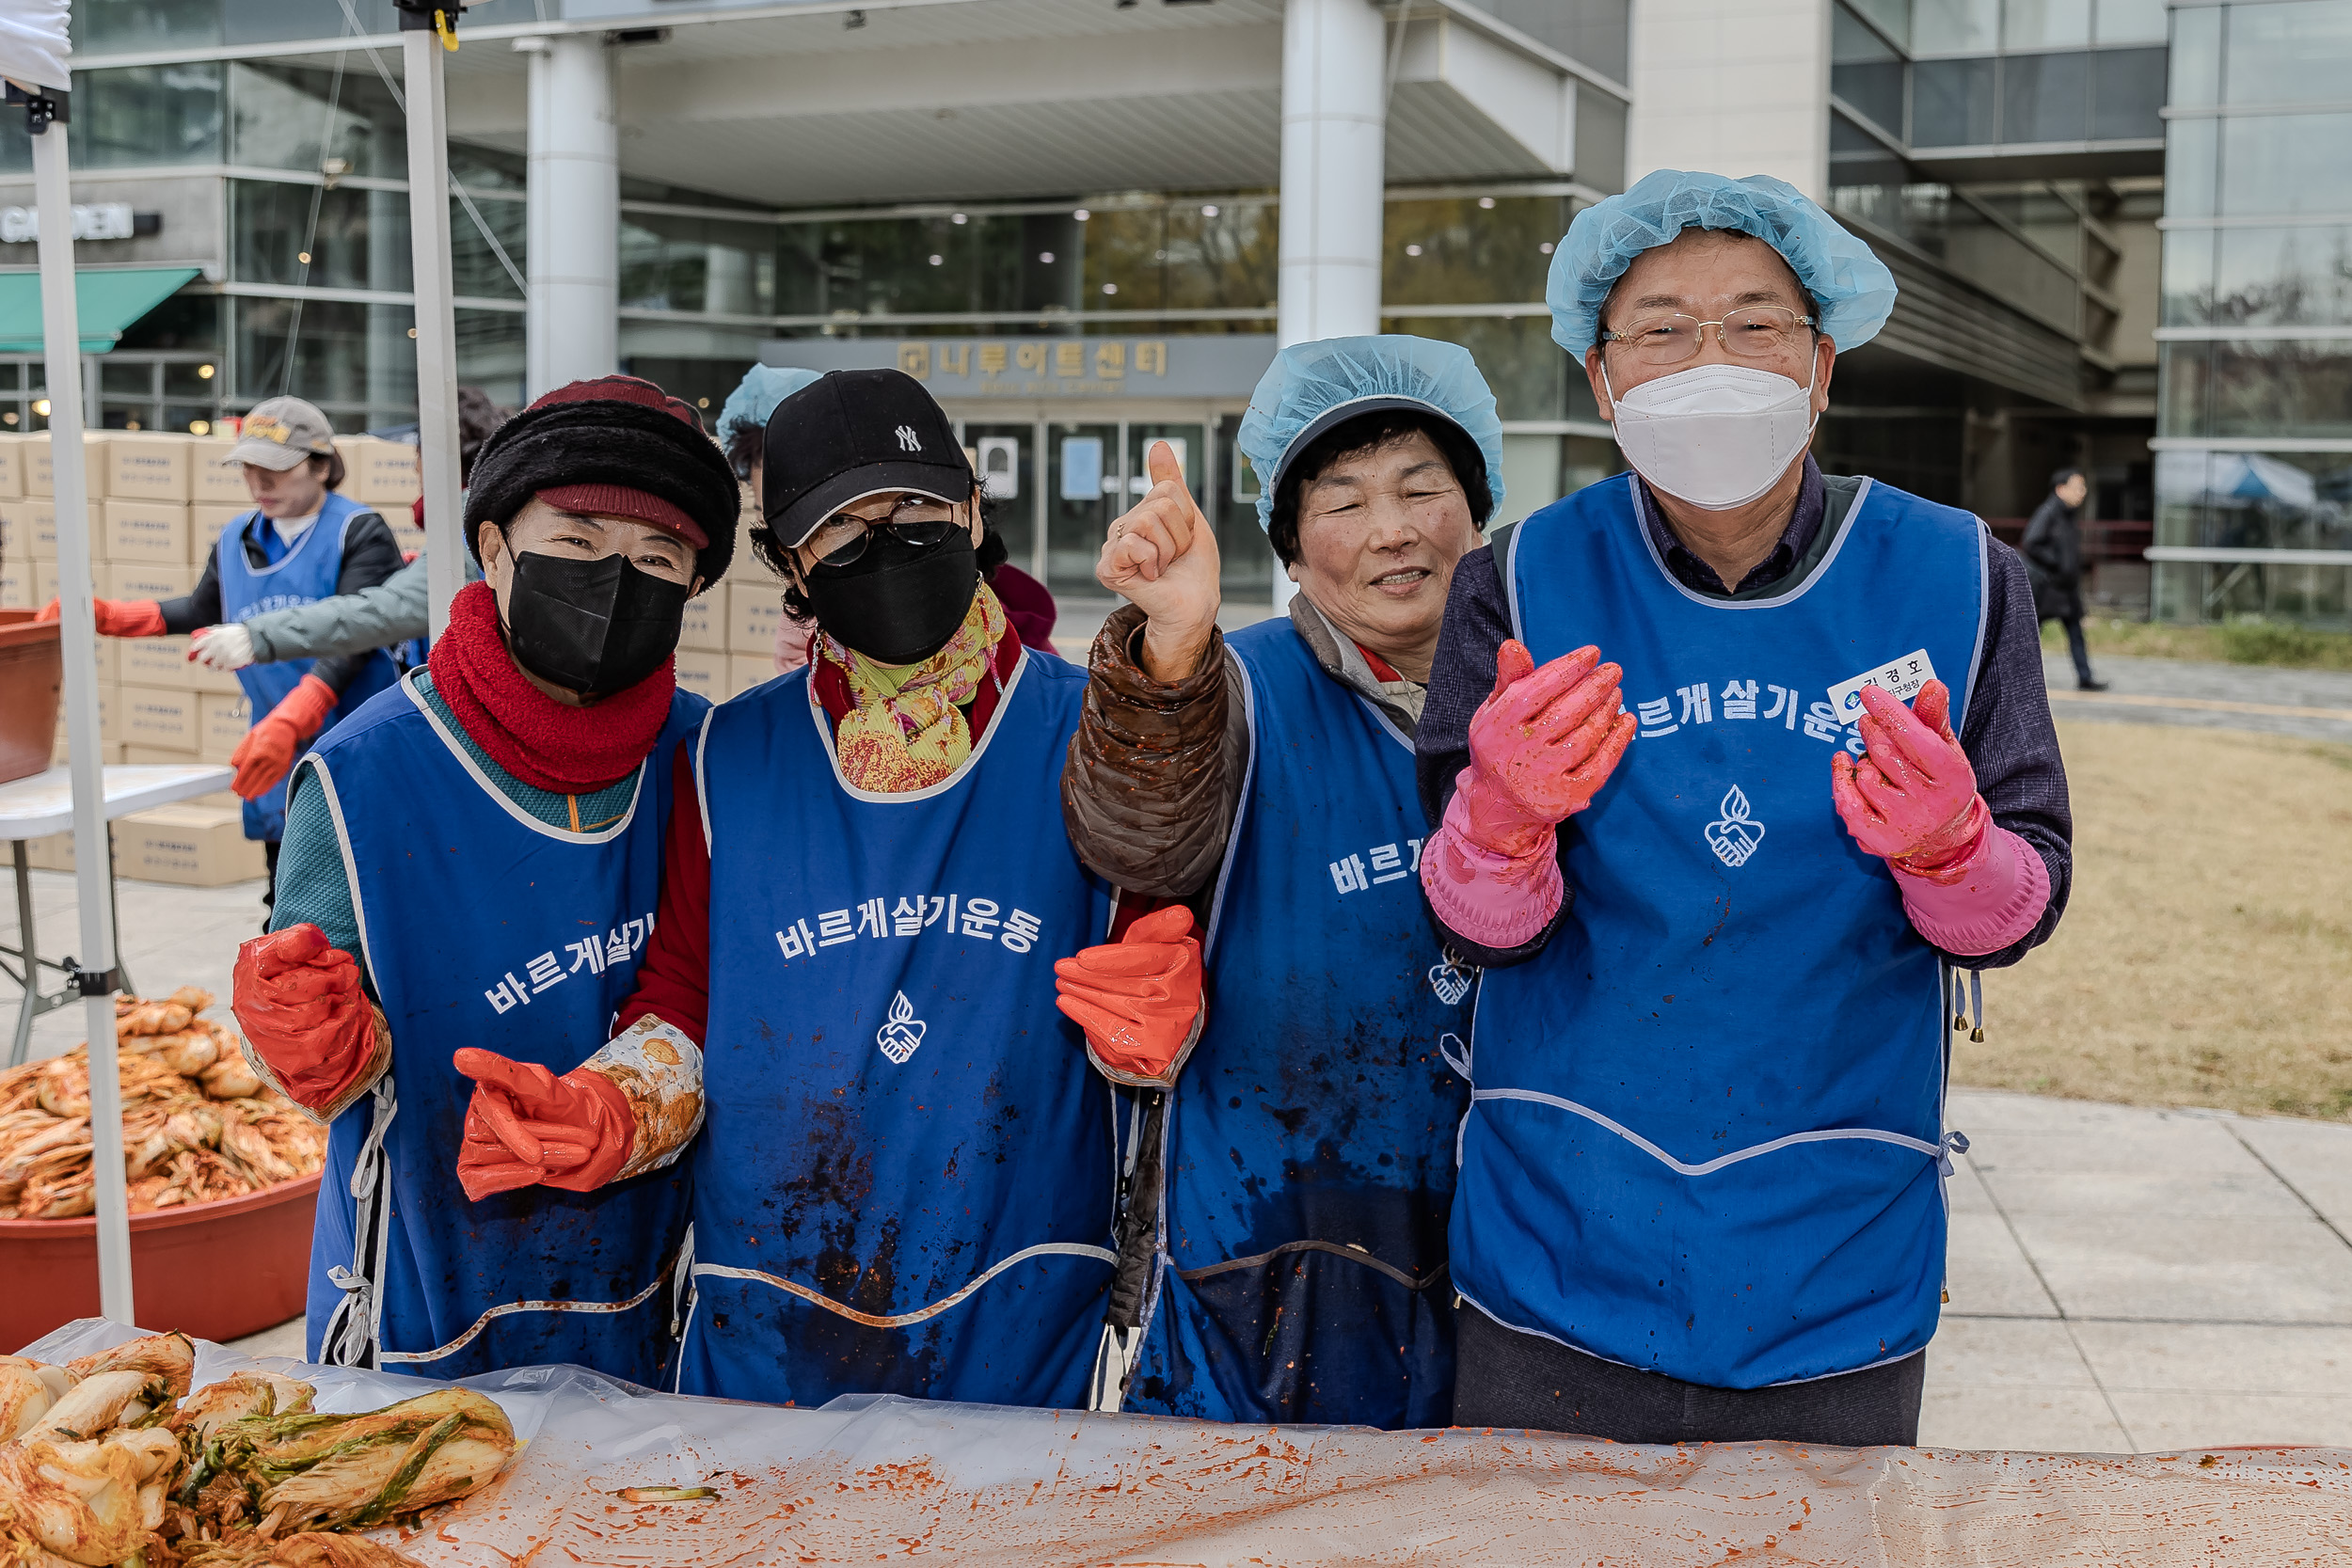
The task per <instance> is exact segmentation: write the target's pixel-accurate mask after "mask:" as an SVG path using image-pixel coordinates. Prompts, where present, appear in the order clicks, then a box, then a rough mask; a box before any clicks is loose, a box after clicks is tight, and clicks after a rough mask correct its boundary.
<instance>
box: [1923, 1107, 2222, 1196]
mask: <svg viewBox="0 0 2352 1568" xmlns="http://www.w3.org/2000/svg"><path fill="white" fill-rule="evenodd" d="M1968 1154H1969V1158H1970V1159H1971V1160H1973V1161H1974V1162H1975V1163H1976V1166H1977V1169H1979V1171H1982V1172H1983V1173H1984V1174H1985V1177H1986V1180H1988V1181H1989V1182H1990V1183H1991V1184H1992V1187H1993V1191H1994V1196H2004V1194H2003V1184H2004V1181H2005V1180H2007V1179H2009V1178H2013V1177H2021V1176H2022V1177H2028V1178H2032V1179H2036V1180H2039V1179H2042V1178H2044V1177H2049V1176H2056V1175H2060V1174H2063V1173H2066V1172H2071V1171H2152V1172H2160V1173H2163V1174H2166V1175H2171V1176H2179V1175H2184V1174H2189V1173H2196V1174H2201V1175H2234V1176H2245V1177H2250V1178H2255V1179H2258V1180H2259V1179H2261V1178H2263V1177H2264V1176H2265V1172H2264V1170H2263V1166H2262V1162H2261V1161H2259V1160H2257V1159H2255V1158H2254V1157H2253V1155H2251V1154H2249V1152H2247V1149H2246V1146H2245V1145H2243V1144H2241V1143H2239V1142H2238V1141H2237V1139H2235V1138H2233V1137H2232V1136H2231V1135H2230V1131H2229V1129H2228V1128H2227V1127H2225V1126H2223V1125H2222V1124H2221V1123H2220V1121H2218V1120H2217V1119H2216V1118H2214V1117H2190V1116H2180V1115H2166V1114H2164V1113H2161V1112H2155V1111H2143V1112H2139V1113H2137V1115H2136V1116H2135V1117H2133V1118H2132V1119H2130V1120H2120V1121H2118V1122H2115V1123H2113V1124H2111V1125H2108V1126H2105V1127H2101V1128H2098V1129H2095V1130H2090V1131H2086V1132H2082V1133H2079V1134H2076V1133H2063V1132H2012V1131H2008V1130H2004V1129H1997V1128H1996V1129H1988V1130H1987V1131H1986V1132H1983V1133H1981V1134H1978V1133H1973V1132H1972V1133H1970V1134H1969V1148H1968Z"/></svg>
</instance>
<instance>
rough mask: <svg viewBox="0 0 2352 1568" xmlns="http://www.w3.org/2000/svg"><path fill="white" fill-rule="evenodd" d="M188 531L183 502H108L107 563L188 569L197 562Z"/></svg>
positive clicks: (185, 507) (186, 509) (186, 511)
mask: <svg viewBox="0 0 2352 1568" xmlns="http://www.w3.org/2000/svg"><path fill="white" fill-rule="evenodd" d="M188 529H189V523H188V508H187V506H186V504H185V503H184V502H182V501H151V500H114V499H109V500H108V501H107V502H106V559H107V560H108V561H109V562H115V563H117V564H119V563H121V562H137V563H139V564H141V565H150V564H152V565H159V566H185V565H186V564H187V563H188V562H189V561H190V560H192V559H194V558H193V557H192V556H191V555H190V554H189V550H188Z"/></svg>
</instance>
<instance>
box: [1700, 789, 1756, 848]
mask: <svg viewBox="0 0 2352 1568" xmlns="http://www.w3.org/2000/svg"><path fill="white" fill-rule="evenodd" d="M1722 810H1723V816H1721V817H1719V818H1717V819H1716V820H1715V821H1712V822H1709V823H1708V825H1707V847H1708V848H1710V849H1712V850H1714V851H1715V858H1716V859H1717V860H1719V861H1721V862H1723V863H1724V864H1725V865H1728V866H1733V867H1735V868H1736V867H1739V866H1742V865H1745V864H1747V863H1748V857H1749V856H1750V855H1753V854H1755V853H1756V846H1757V845H1759V844H1761V843H1763V842H1764V824H1763V823H1761V822H1758V821H1756V819H1755V818H1754V817H1752V816H1749V815H1748V797H1747V795H1746V793H1745V792H1744V791H1742V790H1741V789H1740V786H1739V785H1738V784H1733V785H1732V786H1731V788H1730V789H1728V790H1726V791H1725V792H1724V803H1723V807H1722Z"/></svg>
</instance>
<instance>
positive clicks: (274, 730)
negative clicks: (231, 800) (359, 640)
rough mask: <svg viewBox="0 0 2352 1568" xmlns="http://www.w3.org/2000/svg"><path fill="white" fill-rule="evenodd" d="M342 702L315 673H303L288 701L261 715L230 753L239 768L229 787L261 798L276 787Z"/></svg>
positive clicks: (248, 796)
mask: <svg viewBox="0 0 2352 1568" xmlns="http://www.w3.org/2000/svg"><path fill="white" fill-rule="evenodd" d="M341 701H342V698H341V697H339V696H337V695H336V693H335V689H334V688H333V687H331V686H329V685H327V684H326V682H325V681H323V680H321V679H319V678H318V677H317V676H316V675H305V676H303V677H302V683H301V684H300V685H299V686H296V687H295V688H294V689H293V690H292V691H289V692H287V693H286V700H285V701H284V702H282V703H279V704H278V705H277V706H276V707H274V708H272V709H270V710H269V712H267V713H266V714H264V715H262V721H261V722H260V723H258V724H256V725H254V726H253V727H252V728H251V729H249V730H247V731H246V735H245V738H244V739H243V740H240V741H238V742H237V749H236V750H235V751H233V752H230V753H229V760H230V763H231V764H232V765H233V766H234V767H235V768H236V769H237V777H236V779H235V781H234V782H233V783H231V784H230V786H229V787H230V788H231V789H233V790H235V791H236V792H237V793H238V794H239V795H241V796H243V797H245V799H246V800H260V799H261V798H262V796H264V795H267V794H268V793H269V792H270V791H271V790H272V789H275V788H276V787H277V786H278V780H280V779H282V778H284V777H285V776H286V774H287V773H288V772H289V771H290V770H291V769H292V768H294V758H295V757H297V756H299V755H301V754H302V748H303V747H305V746H308V745H309V744H310V737H311V736H314V735H316V734H318V733H319V731H320V730H321V729H323V728H325V727H326V716H327V715H328V714H330V713H332V712H334V711H335V705H336V704H337V703H339V702H341Z"/></svg>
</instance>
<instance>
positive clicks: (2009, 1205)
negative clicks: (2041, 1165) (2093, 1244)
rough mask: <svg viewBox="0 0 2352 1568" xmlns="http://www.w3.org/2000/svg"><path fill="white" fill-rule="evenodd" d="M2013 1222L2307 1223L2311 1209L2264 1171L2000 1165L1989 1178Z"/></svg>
mask: <svg viewBox="0 0 2352 1568" xmlns="http://www.w3.org/2000/svg"><path fill="white" fill-rule="evenodd" d="M1984 1180H1985V1181H1986V1182H1987V1183H1988V1184H1990V1186H1991V1187H1992V1190H1993V1192H1994V1194H1995V1195H1997V1196H1999V1198H2000V1200H2001V1207H2002V1208H2004V1209H2006V1210H2007V1211H2008V1212H2010V1216H2011V1217H2013V1218H2014V1217H2019V1216H2023V1215H2026V1214H2080V1215H2090V1214H2123V1215H2133V1214H2168V1215H2173V1216H2177V1217H2179V1218H2182V1219H2205V1220H2213V1219H2270V1220H2307V1219H2309V1218H2310V1217H2311V1210H2310V1209H2309V1208H2308V1207H2306V1206H2305V1205H2304V1204H2303V1203H2302V1202H2301V1200H2299V1199H2298V1198H2296V1196H2295V1195H2294V1194H2293V1193H2291V1192H2289V1191H2288V1190H2287V1189H2286V1188H2284V1187H2282V1186H2280V1184H2279V1183H2278V1181H2277V1180H2275V1179H2273V1178H2272V1177H2271V1175H2270V1173H2269V1172H2267V1171H2265V1170H2262V1169H2260V1168H2259V1167H2257V1168H2254V1169H2250V1170H2244V1171H2205V1172H2199V1171H2188V1172H2174V1171H2169V1170H2163V1169H2147V1168H2140V1169H2133V1170H2120V1171H2118V1170H2088V1171H2063V1172H2042V1173H2034V1174H2032V1175H2030V1176H2027V1175H2024V1174H2021V1173H2019V1172H2018V1171H2017V1170H2016V1169H2015V1168H2014V1167H2003V1166H1997V1165H1996V1166H1994V1167H1993V1168H1992V1169H1990V1170H1988V1171H1987V1172H1986V1174H1985V1177H1984Z"/></svg>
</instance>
